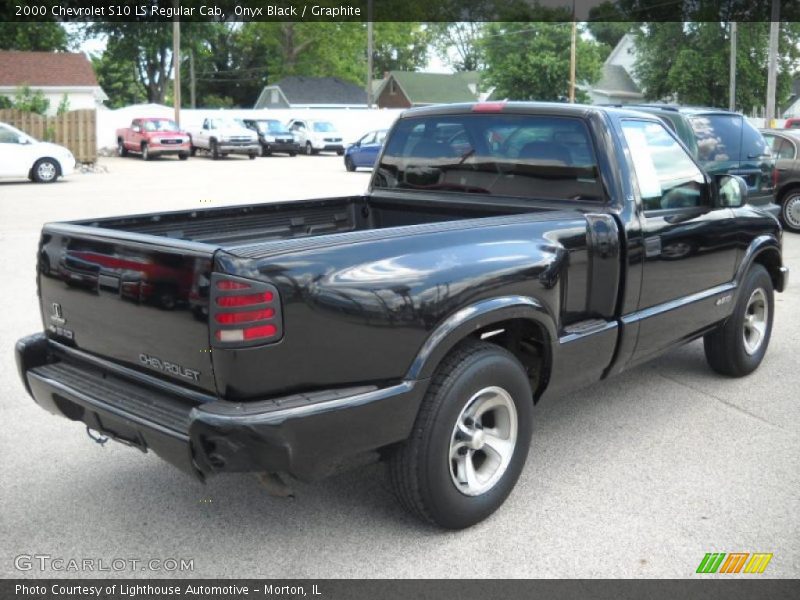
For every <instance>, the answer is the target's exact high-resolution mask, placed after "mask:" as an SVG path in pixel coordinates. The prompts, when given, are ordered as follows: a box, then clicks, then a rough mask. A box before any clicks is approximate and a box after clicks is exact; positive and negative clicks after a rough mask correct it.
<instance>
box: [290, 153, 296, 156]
mask: <svg viewBox="0 0 800 600" xmlns="http://www.w3.org/2000/svg"><path fill="white" fill-rule="evenodd" d="M289 156H297V152H289Z"/></svg>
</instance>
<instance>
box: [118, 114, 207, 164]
mask: <svg viewBox="0 0 800 600" xmlns="http://www.w3.org/2000/svg"><path fill="white" fill-rule="evenodd" d="M190 150H191V144H190V138H189V134H188V133H186V132H185V131H184V130H182V129H181V128H180V127H178V124H177V123H175V121H173V120H172V119H162V118H159V117H150V118H140V119H133V120H132V121H131V124H130V127H124V128H122V129H117V154H118V155H119V156H128V154H129V153H131V152H133V153H135V154H139V155H140V156H141V157H142V159H143V160H150V159H151V158H153V157H154V156H167V155H173V154H174V155H177V157H178V158H179V159H181V160H186V159H187V158H189V152H190Z"/></svg>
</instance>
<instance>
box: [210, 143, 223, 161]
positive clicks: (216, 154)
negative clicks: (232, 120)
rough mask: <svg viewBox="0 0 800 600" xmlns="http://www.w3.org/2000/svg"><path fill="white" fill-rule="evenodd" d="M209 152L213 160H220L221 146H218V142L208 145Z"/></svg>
mask: <svg viewBox="0 0 800 600" xmlns="http://www.w3.org/2000/svg"><path fill="white" fill-rule="evenodd" d="M208 151H209V152H210V153H211V158H212V160H219V157H220V153H219V146H217V140H211V141H210V142H209V143H208Z"/></svg>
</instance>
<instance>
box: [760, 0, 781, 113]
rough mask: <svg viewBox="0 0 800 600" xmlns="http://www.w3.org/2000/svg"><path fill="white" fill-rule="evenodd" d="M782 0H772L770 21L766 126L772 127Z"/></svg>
mask: <svg viewBox="0 0 800 600" xmlns="http://www.w3.org/2000/svg"><path fill="white" fill-rule="evenodd" d="M780 20H781V4H780V0H772V16H771V17H770V23H769V65H768V67H767V110H766V114H765V115H764V116H765V120H766V123H765V125H766V127H772V125H773V123H772V121H773V120H774V119H775V85H776V79H777V77H776V75H777V70H778V33H779V31H780V26H781V24H780Z"/></svg>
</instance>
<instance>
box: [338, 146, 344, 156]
mask: <svg viewBox="0 0 800 600" xmlns="http://www.w3.org/2000/svg"><path fill="white" fill-rule="evenodd" d="M336 154H338V155H339V156H343V155H344V150H343V149H342V148H339V149H338V150H337V151H336Z"/></svg>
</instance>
